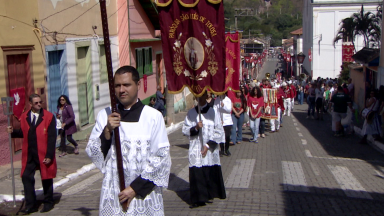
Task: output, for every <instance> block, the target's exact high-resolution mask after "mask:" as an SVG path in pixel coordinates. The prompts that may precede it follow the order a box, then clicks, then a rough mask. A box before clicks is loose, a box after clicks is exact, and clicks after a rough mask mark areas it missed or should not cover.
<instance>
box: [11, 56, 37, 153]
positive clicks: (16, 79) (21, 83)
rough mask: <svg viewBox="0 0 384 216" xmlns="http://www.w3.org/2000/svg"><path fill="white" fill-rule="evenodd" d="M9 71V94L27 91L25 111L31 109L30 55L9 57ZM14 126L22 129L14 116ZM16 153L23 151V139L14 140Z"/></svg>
mask: <svg viewBox="0 0 384 216" xmlns="http://www.w3.org/2000/svg"><path fill="white" fill-rule="evenodd" d="M7 69H8V92H9V91H10V90H12V89H18V88H24V91H25V98H24V100H25V108H24V111H25V110H28V109H30V108H31V107H30V104H29V102H28V96H29V95H30V94H32V92H33V90H32V89H31V86H32V84H31V82H32V81H31V75H30V71H29V58H28V54H20V55H7ZM12 126H13V127H14V128H16V129H18V128H20V120H19V119H18V118H17V117H15V116H13V117H12ZM12 142H13V145H14V146H13V147H14V151H18V150H21V147H22V142H23V139H21V138H17V139H12Z"/></svg>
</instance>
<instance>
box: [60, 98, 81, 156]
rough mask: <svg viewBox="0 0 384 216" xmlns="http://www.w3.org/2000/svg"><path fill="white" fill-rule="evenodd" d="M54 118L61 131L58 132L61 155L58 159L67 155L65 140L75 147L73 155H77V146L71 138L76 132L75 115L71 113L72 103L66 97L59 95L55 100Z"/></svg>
mask: <svg viewBox="0 0 384 216" xmlns="http://www.w3.org/2000/svg"><path fill="white" fill-rule="evenodd" d="M56 118H57V119H59V120H60V122H61V129H60V130H59V135H60V138H61V140H60V150H61V154H60V155H59V157H64V156H65V155H67V144H66V142H65V139H67V140H68V141H69V142H70V143H72V145H73V146H74V147H75V149H74V151H73V153H75V154H79V145H78V144H77V142H76V141H75V140H74V139H73V138H72V134H74V133H76V132H77V128H76V123H75V113H74V112H73V108H72V103H71V101H69V98H68V97H67V96H66V95H61V96H60V97H59V99H58V100H57V113H56Z"/></svg>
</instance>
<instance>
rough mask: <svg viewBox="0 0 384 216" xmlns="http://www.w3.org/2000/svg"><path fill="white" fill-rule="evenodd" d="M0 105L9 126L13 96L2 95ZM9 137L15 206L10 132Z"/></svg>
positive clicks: (14, 203) (13, 180) (14, 205)
mask: <svg viewBox="0 0 384 216" xmlns="http://www.w3.org/2000/svg"><path fill="white" fill-rule="evenodd" d="M1 105H2V106H3V113H4V115H6V116H7V117H8V126H11V116H12V115H13V97H2V98H1ZM8 139H9V152H10V155H11V175H12V189H13V207H16V200H15V175H14V173H13V146H12V137H11V134H8Z"/></svg>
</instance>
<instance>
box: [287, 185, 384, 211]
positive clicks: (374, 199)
mask: <svg viewBox="0 0 384 216" xmlns="http://www.w3.org/2000/svg"><path fill="white" fill-rule="evenodd" d="M281 186H282V187H283V188H289V191H288V190H285V191H283V192H282V193H283V198H284V204H285V209H284V211H285V215H288V216H293V215H327V216H329V215H335V216H336V215H338V216H339V215H384V208H383V205H384V202H383V201H380V200H384V194H381V193H371V192H366V191H352V190H346V191H343V190H341V189H331V188H320V187H303V186H296V185H287V184H282V185H281ZM303 190H307V191H308V192H304V191H303Z"/></svg>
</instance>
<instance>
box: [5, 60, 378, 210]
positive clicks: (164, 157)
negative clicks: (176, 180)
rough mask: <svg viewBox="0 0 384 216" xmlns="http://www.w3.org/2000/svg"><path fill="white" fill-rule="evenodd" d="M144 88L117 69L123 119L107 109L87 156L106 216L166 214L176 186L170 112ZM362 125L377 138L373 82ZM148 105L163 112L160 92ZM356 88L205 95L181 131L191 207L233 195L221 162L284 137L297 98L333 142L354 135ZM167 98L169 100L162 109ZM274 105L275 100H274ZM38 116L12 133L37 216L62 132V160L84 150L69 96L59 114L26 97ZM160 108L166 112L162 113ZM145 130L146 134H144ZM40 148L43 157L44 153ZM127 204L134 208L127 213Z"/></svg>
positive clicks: (307, 83) (29, 206)
mask: <svg viewBox="0 0 384 216" xmlns="http://www.w3.org/2000/svg"><path fill="white" fill-rule="evenodd" d="M140 86H141V83H140V78H139V73H138V71H137V70H136V69H135V68H134V67H131V66H123V67H121V68H119V69H118V70H117V71H116V73H115V75H114V87H115V91H116V97H117V99H118V105H117V110H118V111H117V112H113V113H112V111H111V108H110V107H106V108H105V109H103V110H101V111H100V112H99V113H98V115H97V119H96V124H95V126H94V128H93V130H92V133H91V135H90V138H89V141H88V144H87V147H86V150H85V151H86V153H87V154H88V156H89V157H90V158H91V160H92V161H93V163H94V164H95V165H96V167H98V168H99V169H100V170H101V172H102V173H103V174H104V180H103V185H102V188H101V195H100V206H99V212H100V215H105V214H107V213H109V212H115V213H116V214H128V215H139V214H151V215H164V207H163V199H162V190H161V188H162V187H167V186H168V182H169V175H170V168H171V156H170V149H169V148H170V144H169V140H168V136H167V132H166V128H165V124H164V119H163V115H164V112H165V109H161V110H162V111H161V110H159V109H157V110H156V109H153V108H151V107H149V106H145V105H144V104H143V103H142V102H141V101H140V100H139V99H138V91H139V89H140ZM366 92H367V93H368V94H367V95H366V102H365V109H363V111H362V113H361V115H362V116H363V117H364V119H365V120H364V125H363V128H362V135H363V138H362V140H361V141H360V143H362V144H365V143H366V142H367V136H368V135H373V136H374V137H375V138H377V139H379V138H380V135H381V132H382V130H381V124H382V116H383V109H384V100H383V99H384V87H381V88H380V91H377V90H375V89H372V88H369V86H368V85H367V89H366ZM156 96H157V98H156V100H151V104H152V105H153V106H154V108H156V107H160V105H161V106H164V101H163V100H164V99H165V98H164V96H163V95H162V94H161V92H160V89H158V93H157V94H156ZM353 96H354V85H353V83H352V80H351V79H350V80H348V83H345V84H342V85H339V82H338V80H332V79H328V78H327V79H321V78H318V79H317V80H310V79H305V80H304V79H301V80H297V79H296V78H295V77H292V78H289V79H285V78H282V79H281V80H280V79H279V80H277V79H274V78H272V79H263V80H261V81H260V82H258V81H257V80H247V81H245V82H244V81H243V82H241V83H240V89H239V91H228V92H227V93H226V94H223V95H218V96H214V95H213V94H212V93H211V92H209V91H207V92H203V93H202V96H200V97H199V98H197V102H198V104H197V106H196V107H194V108H192V109H191V110H189V111H188V113H187V116H186V117H185V121H184V124H183V128H182V133H183V134H184V135H186V136H188V137H189V141H190V145H189V151H188V162H189V181H190V201H191V205H190V207H191V208H196V207H200V206H204V205H206V203H212V202H213V199H214V198H220V199H225V198H226V191H225V186H224V181H223V175H222V170H221V163H220V158H221V157H223V156H231V153H230V151H229V149H230V146H231V145H233V146H234V145H240V144H241V143H242V142H243V141H244V140H246V141H250V142H252V143H258V142H259V140H260V138H261V140H262V139H264V138H266V131H268V130H269V133H276V132H279V130H280V128H281V127H282V126H283V118H284V117H285V116H286V117H289V116H291V113H292V110H293V109H294V105H295V101H297V104H303V102H304V101H306V103H307V104H308V112H307V118H308V119H317V120H319V121H321V120H323V119H324V116H323V114H324V113H326V112H331V113H332V130H333V131H334V135H335V136H344V134H345V133H353V115H352V114H353V113H354V112H355V110H356V109H355V108H354V106H353V98H354V97H353ZM160 101H162V102H160ZM271 101H272V102H271ZM29 102H30V106H31V109H30V110H27V111H26V112H24V113H23V114H22V116H21V118H20V119H21V128H20V129H14V128H13V127H11V126H9V127H7V132H8V133H10V134H11V135H12V137H14V138H16V137H18V138H23V137H24V138H25V139H24V140H23V150H22V151H23V152H22V154H23V156H22V170H21V174H20V175H21V177H22V182H23V185H24V192H25V201H26V204H25V208H24V209H23V210H22V211H21V212H23V213H26V214H30V213H33V212H36V211H37V208H38V206H37V205H36V204H37V203H36V194H35V190H34V183H35V179H34V175H35V171H36V170H37V169H38V170H40V174H41V179H42V184H43V189H44V207H43V209H42V210H41V212H49V211H50V210H52V208H53V206H54V201H53V178H55V177H56V172H57V165H56V158H55V146H56V137H57V129H59V135H60V136H61V151H62V152H61V154H60V155H59V156H60V157H64V156H65V154H66V145H65V141H66V139H67V140H68V141H70V142H71V143H72V144H73V145H74V146H75V150H74V153H75V154H78V144H77V143H76V141H74V140H73V138H72V134H73V133H74V132H76V127H75V126H74V118H75V116H74V114H73V109H72V106H71V102H70V100H69V98H68V97H67V96H66V95H61V96H60V97H59V99H58V105H57V113H56V116H54V115H53V114H52V113H50V112H48V111H46V110H44V109H43V108H42V106H41V105H42V99H41V97H40V96H39V95H37V94H32V95H30V97H29ZM158 111H160V112H161V114H160V112H158ZM117 127H118V128H119V137H120V139H121V144H120V147H121V151H122V152H124V154H122V155H121V157H122V159H121V163H122V164H123V166H122V167H124V171H123V175H124V178H125V185H126V187H125V188H122V189H121V190H120V185H119V183H118V181H117V179H118V173H119V170H118V167H117V166H116V163H117V160H118V159H117V153H116V148H115V145H116V144H115V139H113V137H114V133H115V128H117ZM246 127H249V129H250V131H251V137H249V138H245V137H243V129H244V128H246ZM143 129H145V130H143ZM37 149H38V150H39V151H37ZM122 203H126V204H127V208H128V209H127V210H124V209H123V208H122V206H121V204H122Z"/></svg>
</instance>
